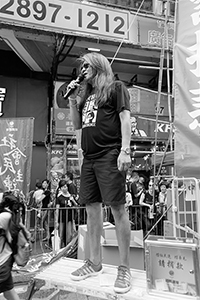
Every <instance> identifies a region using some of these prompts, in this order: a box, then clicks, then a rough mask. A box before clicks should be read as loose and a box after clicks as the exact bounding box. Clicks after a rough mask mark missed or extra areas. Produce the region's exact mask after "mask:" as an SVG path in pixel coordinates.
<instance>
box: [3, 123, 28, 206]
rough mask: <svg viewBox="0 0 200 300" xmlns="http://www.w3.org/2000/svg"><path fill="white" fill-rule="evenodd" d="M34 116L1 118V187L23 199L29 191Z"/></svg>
mask: <svg viewBox="0 0 200 300" xmlns="http://www.w3.org/2000/svg"><path fill="white" fill-rule="evenodd" d="M33 127H34V119H33V118H13V119H0V187H1V188H3V190H4V191H13V192H15V193H16V194H19V195H20V197H22V198H23V200H25V199H26V196H27V194H28V192H29V186H30V175H31V162H32V146H33Z"/></svg>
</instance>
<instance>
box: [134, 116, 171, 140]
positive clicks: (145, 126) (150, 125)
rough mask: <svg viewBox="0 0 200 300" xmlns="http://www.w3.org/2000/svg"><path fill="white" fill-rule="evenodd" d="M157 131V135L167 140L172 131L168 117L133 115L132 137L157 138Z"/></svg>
mask: <svg viewBox="0 0 200 300" xmlns="http://www.w3.org/2000/svg"><path fill="white" fill-rule="evenodd" d="M156 131H157V137H158V138H159V139H163V140H167V139H168V137H169V133H170V131H171V126H170V124H169V122H168V120H167V118H162V119H161V118H159V121H158V122H156V119H153V118H148V117H146V118H145V117H142V116H134V115H131V138H132V139H133V140H134V138H141V139H143V138H146V139H147V138H155V133H156Z"/></svg>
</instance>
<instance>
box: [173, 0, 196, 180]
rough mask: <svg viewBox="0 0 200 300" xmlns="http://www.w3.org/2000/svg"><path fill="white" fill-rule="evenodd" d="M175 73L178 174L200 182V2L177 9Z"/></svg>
mask: <svg viewBox="0 0 200 300" xmlns="http://www.w3.org/2000/svg"><path fill="white" fill-rule="evenodd" d="M176 24H177V26H176V40H175V49H174V70H175V74H174V76H175V120H174V124H175V171H176V175H177V176H179V177H182V176H184V177H196V178H200V169H199V166H200V155H199V153H200V1H199V0H198V1H193V0H190V1H189V0H188V1H184V0H180V1H179V2H178V8H177V22H176Z"/></svg>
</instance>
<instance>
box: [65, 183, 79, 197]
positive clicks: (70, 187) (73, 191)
mask: <svg viewBox="0 0 200 300" xmlns="http://www.w3.org/2000/svg"><path fill="white" fill-rule="evenodd" d="M67 187H68V191H69V193H70V195H77V188H76V186H75V184H74V183H73V182H71V183H69V184H67Z"/></svg>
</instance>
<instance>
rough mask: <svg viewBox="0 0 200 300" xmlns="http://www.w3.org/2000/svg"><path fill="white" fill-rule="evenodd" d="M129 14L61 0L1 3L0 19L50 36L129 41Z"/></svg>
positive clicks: (8, 1)
mask: <svg viewBox="0 0 200 300" xmlns="http://www.w3.org/2000/svg"><path fill="white" fill-rule="evenodd" d="M129 15H130V14H129V12H126V11H122V10H118V9H112V8H108V7H106V9H105V7H104V6H99V5H95V4H91V3H90V4H85V3H81V2H78V3H74V2H73V1H71V2H70V1H62V0H43V1H38V0H23V1H19V0H1V2H0V19H2V20H5V21H7V22H8V23H11V24H12V25H13V24H16V25H19V24H20V25H23V26H28V27H31V28H36V29H43V30H48V31H52V32H70V31H72V32H75V33H81V34H84V35H94V36H95V37H98V36H102V37H108V38H112V39H126V40H128V39H129V31H128V24H129Z"/></svg>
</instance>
